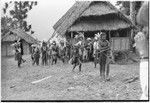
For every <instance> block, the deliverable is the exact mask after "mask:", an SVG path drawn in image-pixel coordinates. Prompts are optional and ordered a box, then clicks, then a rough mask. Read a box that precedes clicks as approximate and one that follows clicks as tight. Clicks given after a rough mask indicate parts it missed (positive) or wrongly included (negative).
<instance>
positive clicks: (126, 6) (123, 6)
mask: <svg viewBox="0 0 150 103" xmlns="http://www.w3.org/2000/svg"><path fill="white" fill-rule="evenodd" d="M131 2H132V3H134V5H135V8H134V9H135V11H136V13H137V12H138V10H139V9H140V7H141V5H142V3H143V2H142V1H117V2H116V5H117V6H120V10H121V11H123V13H125V14H126V15H128V16H129V15H130V4H131Z"/></svg>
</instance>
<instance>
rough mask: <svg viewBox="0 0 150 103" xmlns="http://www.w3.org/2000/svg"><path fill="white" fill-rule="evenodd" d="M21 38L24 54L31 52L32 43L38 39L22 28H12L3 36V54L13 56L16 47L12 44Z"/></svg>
mask: <svg viewBox="0 0 150 103" xmlns="http://www.w3.org/2000/svg"><path fill="white" fill-rule="evenodd" d="M19 38H20V39H21V48H22V50H23V54H24V55H27V54H30V50H31V44H33V43H36V42H37V41H36V40H35V39H34V38H33V37H32V36H30V35H29V34H27V33H26V32H25V31H23V30H21V29H13V30H10V31H9V32H8V33H7V34H5V35H4V36H3V37H2V38H1V56H12V55H14V48H13V47H12V46H11V44H13V43H14V42H15V41H16V40H18V39H19Z"/></svg>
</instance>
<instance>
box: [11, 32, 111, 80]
mask: <svg viewBox="0 0 150 103" xmlns="http://www.w3.org/2000/svg"><path fill="white" fill-rule="evenodd" d="M20 44H21V42H20V41H19V40H18V41H16V42H15V43H14V44H13V45H14V47H15V51H16V52H15V58H16V60H17V61H18V67H20V65H21V64H22V63H24V62H25V60H24V59H23V58H22V55H23V54H22V53H21V51H22V50H21V46H20ZM31 48H32V50H31V60H32V65H35V64H36V65H39V61H40V58H41V64H42V65H50V64H51V65H53V64H56V63H57V60H58V59H60V60H61V61H62V62H63V63H66V62H68V63H70V64H72V65H73V69H72V71H74V69H75V68H76V66H79V71H81V66H82V63H83V62H87V61H94V64H95V67H96V64H97V63H99V64H100V76H101V77H103V78H105V75H107V76H108V74H109V63H110V57H111V56H112V55H110V54H111V52H110V44H109V41H107V40H106V34H105V33H104V32H100V33H97V34H95V37H94V39H91V38H86V39H85V38H84V36H83V35H76V36H75V38H74V42H64V41H60V45H58V44H57V43H56V41H53V42H52V43H48V42H46V41H43V42H42V44H41V45H38V44H33V45H31ZM92 59H93V60H92Z"/></svg>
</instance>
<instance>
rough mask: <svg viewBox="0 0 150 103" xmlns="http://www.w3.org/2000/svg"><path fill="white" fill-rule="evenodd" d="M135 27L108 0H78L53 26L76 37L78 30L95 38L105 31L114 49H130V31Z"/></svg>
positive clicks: (62, 32) (59, 31)
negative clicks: (98, 33) (97, 34)
mask: <svg viewBox="0 0 150 103" xmlns="http://www.w3.org/2000/svg"><path fill="white" fill-rule="evenodd" d="M133 27H134V25H133V24H132V22H131V21H130V19H129V18H127V17H126V16H125V15H124V14H123V13H121V12H120V11H119V10H118V9H117V8H116V7H115V6H113V5H112V4H111V3H110V2H108V1H76V3H75V4H74V5H73V6H72V7H71V8H70V9H69V10H68V11H67V12H66V13H65V14H64V15H63V16H62V18H60V19H59V20H58V21H57V22H56V24H55V25H54V26H53V28H54V30H55V32H56V33H58V34H59V35H61V36H64V37H66V38H70V40H72V39H71V38H74V36H75V35H77V34H78V33H77V32H82V33H84V36H85V37H91V38H93V37H94V35H95V34H96V33H97V32H100V31H103V32H105V33H106V34H107V39H108V40H109V41H110V42H111V48H112V50H114V51H126V50H129V49H130V32H131V29H132V28H133Z"/></svg>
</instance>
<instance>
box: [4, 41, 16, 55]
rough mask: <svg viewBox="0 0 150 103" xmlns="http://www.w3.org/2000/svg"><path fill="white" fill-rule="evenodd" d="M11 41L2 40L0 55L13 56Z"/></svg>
mask: <svg viewBox="0 0 150 103" xmlns="http://www.w3.org/2000/svg"><path fill="white" fill-rule="evenodd" d="M12 43H13V42H2V45H1V55H2V56H13V55H14V48H13V47H12V46H11V44H12Z"/></svg>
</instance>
